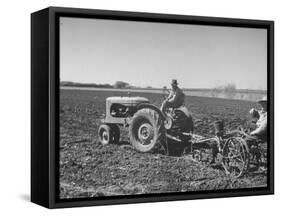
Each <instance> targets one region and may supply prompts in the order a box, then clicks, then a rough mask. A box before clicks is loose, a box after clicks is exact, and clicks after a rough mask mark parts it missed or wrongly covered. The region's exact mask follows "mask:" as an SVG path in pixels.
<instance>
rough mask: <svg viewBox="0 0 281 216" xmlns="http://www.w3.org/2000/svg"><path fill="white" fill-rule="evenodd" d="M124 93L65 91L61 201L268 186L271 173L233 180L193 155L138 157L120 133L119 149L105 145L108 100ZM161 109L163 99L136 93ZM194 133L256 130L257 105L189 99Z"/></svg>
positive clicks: (122, 131) (61, 104) (62, 99)
mask: <svg viewBox="0 0 281 216" xmlns="http://www.w3.org/2000/svg"><path fill="white" fill-rule="evenodd" d="M122 95H123V96H124V95H127V94H126V93H125V92H109V91H83V90H61V98H60V198H82V197H94V196H114V195H130V194H144V193H149V194H153V193H167V192H184V191H199V190H217V189H234V188H252V187H264V186H266V184H267V177H266V175H267V174H266V171H263V172H261V171H250V172H248V173H247V174H246V175H245V176H243V177H242V178H239V179H233V178H230V177H229V176H228V175H226V174H225V173H224V171H223V170H222V169H221V167H220V166H210V165H209V164H208V163H204V162H200V163H199V162H196V161H193V160H191V158H190V156H185V157H168V156H165V155H161V154H152V153H145V154H143V153H139V152H137V151H136V150H134V149H133V147H132V146H131V145H130V144H129V139H128V132H127V130H125V129H122V130H121V141H120V143H119V144H118V145H116V144H110V145H107V146H102V145H101V144H99V143H98V136H97V131H98V127H99V125H100V123H101V122H100V120H101V119H102V118H104V115H105V99H106V98H107V97H110V96H122ZM131 96H143V97H146V98H148V99H149V100H150V102H151V103H153V104H155V105H157V106H158V107H159V106H160V104H161V101H162V100H163V97H162V96H161V94H155V93H132V94H131ZM186 106H187V107H188V109H189V110H190V111H191V113H192V115H193V119H194V122H195V131H194V132H195V133H196V134H199V135H202V136H205V137H211V136H213V127H212V123H213V122H214V121H215V120H218V119H222V120H224V121H225V127H226V129H227V130H233V129H236V128H237V127H238V126H243V127H244V128H249V127H251V124H250V123H249V122H250V119H249V115H248V111H249V109H250V108H252V107H253V106H256V105H255V104H253V103H250V102H247V101H239V100H226V99H216V98H204V97H191V96H186Z"/></svg>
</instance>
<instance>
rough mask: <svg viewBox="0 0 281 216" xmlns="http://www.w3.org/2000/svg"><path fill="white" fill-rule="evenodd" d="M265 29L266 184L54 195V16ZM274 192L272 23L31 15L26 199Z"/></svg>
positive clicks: (114, 200) (60, 202)
mask: <svg viewBox="0 0 281 216" xmlns="http://www.w3.org/2000/svg"><path fill="white" fill-rule="evenodd" d="M62 16H63V17H76V18H97V19H111V20H131V21H145V22H161V23H162V22H164V23H181V24H198V25H210V26H231V27H249V28H264V29H267V48H268V49H267V62H268V64H267V76H268V83H267V84H268V91H267V94H268V95H267V96H268V99H269V100H268V101H269V102H268V107H269V109H268V110H269V113H270V115H268V121H269V127H268V133H269V137H268V140H269V142H268V143H269V146H268V184H267V187H265V188H256V189H253V188H249V189H235V190H222V191H200V192H185V193H169V194H154V195H152V194H151V195H130V196H114V197H100V198H82V199H69V200H67V199H59V197H58V190H59V182H58V178H59V166H58V163H59V144H58V142H59V85H60V83H59V23H58V19H59V17H62ZM266 194H274V22H273V21H264V20H246V19H230V18H216V17H202V16H186V15H170V14H154V13H139V12H124V11H108V10H93V9H76V8H61V7H49V8H46V9H43V10H40V11H37V12H34V13H32V15H31V201H32V202H34V203H37V204H39V205H42V206H45V207H47V208H63V207H75V206H77V207H78V206H94V205H112V204H127V203H144V202H160V201H173V200H191V199H206V198H220V197H236V196H250V195H266Z"/></svg>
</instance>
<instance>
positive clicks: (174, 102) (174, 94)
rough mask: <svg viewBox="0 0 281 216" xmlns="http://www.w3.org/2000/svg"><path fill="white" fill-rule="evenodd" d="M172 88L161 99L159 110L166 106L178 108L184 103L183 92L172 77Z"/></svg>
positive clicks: (164, 108)
mask: <svg viewBox="0 0 281 216" xmlns="http://www.w3.org/2000/svg"><path fill="white" fill-rule="evenodd" d="M171 86H172V90H171V92H170V94H169V96H168V97H167V98H166V99H165V100H164V101H163V103H162V106H161V108H160V109H161V111H162V112H163V111H164V110H166V109H167V108H170V107H171V108H179V107H180V106H182V105H184V97H185V95H184V93H183V92H182V90H181V89H180V88H179V87H178V82H177V80H175V79H173V80H172V82H171Z"/></svg>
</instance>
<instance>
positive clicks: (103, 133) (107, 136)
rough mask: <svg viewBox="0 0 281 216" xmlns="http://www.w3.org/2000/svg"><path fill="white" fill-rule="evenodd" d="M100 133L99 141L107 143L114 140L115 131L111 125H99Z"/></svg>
mask: <svg viewBox="0 0 281 216" xmlns="http://www.w3.org/2000/svg"><path fill="white" fill-rule="evenodd" d="M98 135H99V142H100V143H101V144H103V145H107V144H109V143H110V142H112V140H113V132H112V130H111V127H110V126H109V125H106V124H102V125H101V126H100V127H99V131H98Z"/></svg>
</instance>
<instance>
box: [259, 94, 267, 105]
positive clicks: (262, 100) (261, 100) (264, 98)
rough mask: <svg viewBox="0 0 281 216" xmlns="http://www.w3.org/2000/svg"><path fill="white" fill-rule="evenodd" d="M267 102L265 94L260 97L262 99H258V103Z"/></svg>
mask: <svg viewBox="0 0 281 216" xmlns="http://www.w3.org/2000/svg"><path fill="white" fill-rule="evenodd" d="M262 102H267V96H264V97H262V99H260V100H258V103H262Z"/></svg>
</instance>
